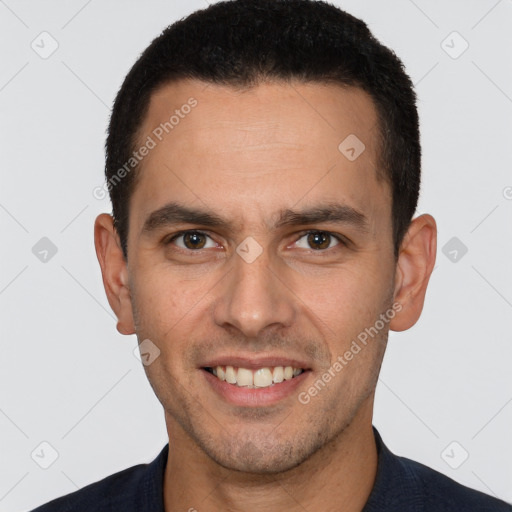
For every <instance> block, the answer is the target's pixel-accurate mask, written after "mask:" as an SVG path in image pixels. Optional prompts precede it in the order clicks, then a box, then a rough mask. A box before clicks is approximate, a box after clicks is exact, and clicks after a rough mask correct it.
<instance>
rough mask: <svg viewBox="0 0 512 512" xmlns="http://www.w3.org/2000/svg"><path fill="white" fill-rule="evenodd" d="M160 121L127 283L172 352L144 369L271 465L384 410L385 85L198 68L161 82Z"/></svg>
mask: <svg viewBox="0 0 512 512" xmlns="http://www.w3.org/2000/svg"><path fill="white" fill-rule="evenodd" d="M189 98H194V100H195V101H197V104H195V106H194V107H193V108H190V109H189V108H183V105H185V104H187V103H189V104H192V103H194V102H190V101H189ZM176 110H178V111H179V114H180V115H178V114H177V115H178V117H179V121H178V122H176V119H174V120H173V122H174V124H173V127H172V129H170V128H169V125H167V130H168V131H169V133H168V134H167V133H166V131H165V130H163V131H162V128H161V126H162V123H165V122H167V121H169V118H170V116H171V115H172V114H174V113H175V111H176ZM185 112H189V113H185ZM158 127H160V130H158ZM155 130H156V131H155ZM161 132H162V133H161ZM155 134H157V135H158V136H157V135H155ZM354 135H355V136H356V137H357V139H355V138H354ZM148 136H149V137H151V139H152V140H153V141H154V142H155V146H154V147H153V148H152V149H151V150H150V151H149V153H148V154H147V156H145V158H144V160H143V161H142V163H141V168H140V173H139V175H138V180H137V184H136V187H135V190H134V193H133V196H132V198H131V201H130V217H129V237H128V263H127V279H128V282H127V287H128V288H129V293H130V303H129V307H130V308H131V312H130V314H131V313H133V317H132V318H133V327H134V329H135V331H136V333H137V336H138V339H139V342H141V341H142V340H145V339H149V340H151V342H152V343H153V344H154V345H156V347H158V349H159V350H160V355H159V356H158V357H157V358H156V359H155V360H154V361H153V362H152V363H151V364H150V365H148V366H146V367H145V369H146V372H147V376H148V378H149V380H150V383H151V385H152V387H153V389H154V390H155V393H156V394H157V396H158V398H159V400H160V402H161V403H162V405H163V407H164V409H165V414H166V420H167V426H168V430H169V433H170V435H175V436H178V437H180V436H181V438H183V439H186V442H188V443H191V444H193V445H194V446H196V447H198V448H199V449H200V452H201V453H202V454H205V455H206V456H207V457H208V459H209V460H211V461H215V462H216V463H218V464H220V465H222V466H224V467H226V468H232V469H236V470H240V471H249V472H255V473H265V472H268V473H272V472H278V471H283V470H286V469H290V468H293V467H295V466H297V465H299V464H300V463H302V462H303V461H305V460H306V459H308V458H309V457H311V456H312V455H313V454H315V453H316V452H317V451H319V450H321V448H322V447H324V446H326V445H327V443H329V441H332V440H334V439H335V438H337V436H339V435H340V434H341V433H342V432H343V431H344V429H346V428H347V426H348V425H349V424H351V425H352V426H353V425H357V424H358V422H359V423H361V424H362V423H363V422H365V423H366V424H368V422H370V423H371V410H372V402H373V394H374V388H375V384H376V380H377V375H378V371H379V368H380V364H381V362H382V357H383V354H384V349H385V343H386V339H387V333H388V329H389V323H388V322H383V321H382V318H383V317H382V316H381V315H382V314H384V315H387V314H388V312H389V311H393V310H392V304H393V300H394V292H395V269H396V266H395V263H396V262H395V260H394V255H393V240H392V220H391V192H390V187H389V185H388V184H387V183H386V182H384V181H381V180H379V179H378V178H377V175H378V174H377V170H378V169H377V165H378V147H377V136H378V127H377V116H376V112H375V109H374V106H373V104H372V101H371V99H370V98H369V96H367V95H366V94H365V93H364V92H363V91H362V90H359V89H355V88H340V87H337V86H335V85H320V84H308V85H304V84H298V83H297V84H294V85H293V86H291V85H286V84H276V83H274V84H265V85H259V86H257V87H255V88H253V89H250V90H245V91H237V90H235V89H233V88H229V87H221V86H216V85H212V84H211V85H208V86H206V85H205V84H204V83H200V82H195V81H186V82H185V81H182V82H178V83H174V84H170V85H166V86H164V87H162V88H161V89H160V90H159V91H157V92H156V93H155V94H154V95H153V97H152V100H151V103H150V107H149V111H148V114H147V117H146V119H145V121H144V124H143V126H142V131H141V134H140V141H141V144H143V143H144V142H145V141H147V140H148V139H147V137H148ZM347 137H350V138H349V139H348V142H347V143H345V144H346V145H345V146H342V149H341V150H340V149H339V146H340V143H342V141H344V140H345V139H346V138H347ZM160 138H161V140H159V139H160ZM357 140H359V141H360V142H357ZM361 143H362V144H364V151H362V153H360V151H361V149H362V147H363V146H362V145H361ZM350 148H354V151H352V150H351V149H350ZM359 153H360V154H359ZM354 157H356V158H355V159H354ZM122 307H125V308H126V307H128V305H127V306H122ZM127 315H128V314H127ZM128 316H129V315H128ZM379 318H380V319H381V322H377V321H378V320H379ZM386 318H387V317H386ZM376 322H377V324H376ZM128 323H129V321H128ZM382 324H384V326H383V327H382V328H380V329H377V331H378V333H377V334H374V335H373V336H372V337H370V336H367V343H366V344H365V345H363V344H362V343H361V341H357V340H361V333H362V332H365V329H369V328H371V327H373V328H374V329H375V326H376V325H377V326H379V327H380V326H381V325H382ZM129 329H130V327H127V328H126V329H125V331H129ZM366 332H368V331H366ZM371 332H374V331H371ZM358 336H359V338H358ZM363 337H364V336H363ZM354 340H356V342H357V344H358V345H359V347H360V350H359V351H358V352H357V353H354V352H355V351H356V350H357V349H353V350H352V354H353V357H351V358H350V359H349V358H348V357H347V356H346V353H347V351H349V352H350V351H351V347H354V345H353V341H354ZM336 361H338V363H339V364H341V366H342V369H339V368H340V367H339V366H338V365H336ZM342 361H344V362H342ZM228 367H232V368H233V369H231V368H228ZM281 367H282V368H283V369H281ZM286 367H291V368H292V371H293V369H294V368H295V369H297V370H296V371H295V374H297V375H295V376H294V377H293V378H290V375H289V373H290V370H289V369H288V370H286ZM301 370H302V371H301ZM214 373H216V374H217V375H215V374H214ZM326 374H330V375H331V377H330V378H329V377H327V378H326V377H325V375H326ZM222 378H224V379H227V380H222ZM235 378H237V379H238V380H237V383H233V382H232V381H233V380H234V379H235ZM319 379H320V380H322V381H323V382H324V384H319V383H318V381H319ZM274 380H275V381H277V382H275V383H274V382H273V381H274ZM280 380H282V382H279V381H280ZM326 380H327V381H328V382H325V381H326ZM228 381H231V382H228ZM271 382H272V385H270V386H269V385H268V384H270V383H271ZM315 383H316V387H315ZM255 384H256V386H255ZM254 386H255V387H254ZM312 389H316V392H315V391H311V390H312ZM308 397H309V398H308Z"/></svg>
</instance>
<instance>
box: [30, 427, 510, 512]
mask: <svg viewBox="0 0 512 512" xmlns="http://www.w3.org/2000/svg"><path fill="white" fill-rule="evenodd" d="M373 432H374V435H375V441H376V444H377V451H378V465H377V476H376V479H375V484H374V486H373V489H372V492H371V493H370V496H369V497H368V501H367V502H366V505H365V506H364V508H363V510H362V511H361V512H459V511H460V512H476V511H478V512H512V505H510V504H507V503H505V502H504V501H501V500H498V499H496V498H493V497H491V496H488V495H486V494H483V493H481V492H478V491H475V490H473V489H470V488H469V487H465V486H463V485H461V484H458V483H457V482H455V481H454V480H452V479H450V478H448V477H447V476H445V475H443V474H441V473H439V472H437V471H434V470H433V469H431V468H429V467H427V466H424V465H423V464H420V463H419V462H415V461H412V460H410V459H406V458H405V457H399V456H397V455H395V454H393V453H392V452H391V451H390V450H389V449H388V448H387V447H386V445H385V444H384V443H383V441H382V438H381V437H380V435H379V433H378V432H377V430H376V429H375V427H374V428H373ZM168 452H169V445H166V446H165V447H164V448H163V450H162V451H161V452H160V454H159V455H158V457H157V458H156V459H155V460H154V461H153V462H151V463H150V464H139V465H137V466H133V467H131V468H128V469H125V470H124V471H121V472H119V473H115V474H114V475H111V476H108V477H106V478H104V479H103V480H100V481H99V482H95V483H92V484H90V485H88V486H86V487H84V488H82V489H80V490H78V491H75V492H73V493H71V494H68V495H66V496H63V497H61V498H57V499H55V500H53V501H50V502H49V503H47V504H46V505H42V506H41V507H38V508H36V509H35V510H34V511H33V512H88V511H90V512H164V504H163V479H164V470H165V464H166V462H167V454H168ZM192 505H194V504H192ZM195 507H196V508H197V509H198V510H200V508H201V506H200V503H197V504H195ZM341 509H342V507H340V510H341Z"/></svg>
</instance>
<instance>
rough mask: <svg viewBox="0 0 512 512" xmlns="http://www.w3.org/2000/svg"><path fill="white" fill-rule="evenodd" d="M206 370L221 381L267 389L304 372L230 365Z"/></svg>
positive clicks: (286, 368)
mask: <svg viewBox="0 0 512 512" xmlns="http://www.w3.org/2000/svg"><path fill="white" fill-rule="evenodd" d="M204 369H205V370H206V371H207V372H209V373H211V374H212V375H215V376H216V377H217V379H219V380H221V381H225V382H227V383H228V384H232V385H234V386H238V387H244V388H267V387H270V386H273V385H274V384H279V383H281V382H283V381H285V380H291V379H293V378H294V377H297V376H299V375H300V374H301V373H303V372H304V370H303V369H302V368H294V367H292V366H274V367H263V368H255V369H249V368H242V367H236V366H229V365H228V366H215V367H205V368H204Z"/></svg>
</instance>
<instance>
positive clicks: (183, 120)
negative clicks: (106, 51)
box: [132, 80, 391, 217]
mask: <svg viewBox="0 0 512 512" xmlns="http://www.w3.org/2000/svg"><path fill="white" fill-rule="evenodd" d="M148 138H150V139H151V140H152V141H153V143H154V145H153V148H152V149H151V151H149V152H148V154H147V156H145V157H144V159H143V160H142V162H141V164H140V165H139V171H138V172H139V177H138V180H137V186H136V190H135V192H134V197H133V204H132V208H133V209H137V208H139V213H140V214H141V215H145V214H148V213H149V212H150V210H154V209H156V208H158V207H161V206H163V205H165V204H166V203H167V202H170V201H173V200H180V201H181V202H185V203H187V202H188V203H190V202H195V203H198V202H201V203H203V206H204V205H207V206H208V207H209V209H210V210H216V211H219V213H224V214H226V215H227V216H229V215H232V214H234V213H235V212H237V213H238V215H242V216H243V215H247V216H250V215H253V216H255V217H256V216H260V217H262V216H267V217H268V216H272V215H273V212H275V211H277V210H278V209H282V208H286V207H290V206H293V205H296V204H297V203H299V202H302V203H304V205H306V204H315V205H316V204H318V202H319V201H325V202H333V201H340V200H341V201H343V202H344V203H346V204H348V205H350V206H353V207H354V208H357V209H358V210H361V211H365V212H366V213H367V216H368V217H371V216H372V213H373V214H376V215H385V214H388V213H389V212H390V206H391V205H390V201H391V199H390V191H389V190H388V186H387V184H385V183H384V182H381V181H380V180H378V179H377V173H378V168H377V166H378V161H379V159H378V151H379V147H378V140H379V127H378V121H377V114H376V110H375V108H374V105H373V102H372V100H371V98H370V97H369V96H368V95H367V94H366V93H365V92H364V91H362V90H361V89H358V88H353V87H341V86H337V85H324V84H319V83H309V84H302V83H264V84H260V85H257V86H254V87H252V88H245V89H236V88H234V87H230V86H220V85H216V84H206V83H203V82H200V81H195V80H182V81H178V82H173V83H170V84H166V85H164V86H162V87H161V88H160V89H158V90H157V91H156V92H155V93H154V94H153V95H152V97H151V100H150V104H149V108H148V111H147V115H146V117H145V119H144V122H143V124H142V127H141V130H140V132H139V141H140V143H141V144H143V143H144V141H147V140H149V139H148ZM149 198H151V200H149Z"/></svg>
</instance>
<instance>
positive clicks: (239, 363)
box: [200, 355, 310, 370]
mask: <svg viewBox="0 0 512 512" xmlns="http://www.w3.org/2000/svg"><path fill="white" fill-rule="evenodd" d="M216 366H235V367H237V368H247V369H257V368H265V367H275V366H291V367H293V368H302V369H303V370H309V369H310V366H309V364H308V363H306V362H305V361H301V360H300V359H293V358H290V357H288V356H252V357H248V356H241V355H232V356H230V355H225V356H218V357H214V358H211V359H209V360H208V361H206V362H205V363H204V364H201V365H200V367H201V368H215V367H216Z"/></svg>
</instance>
